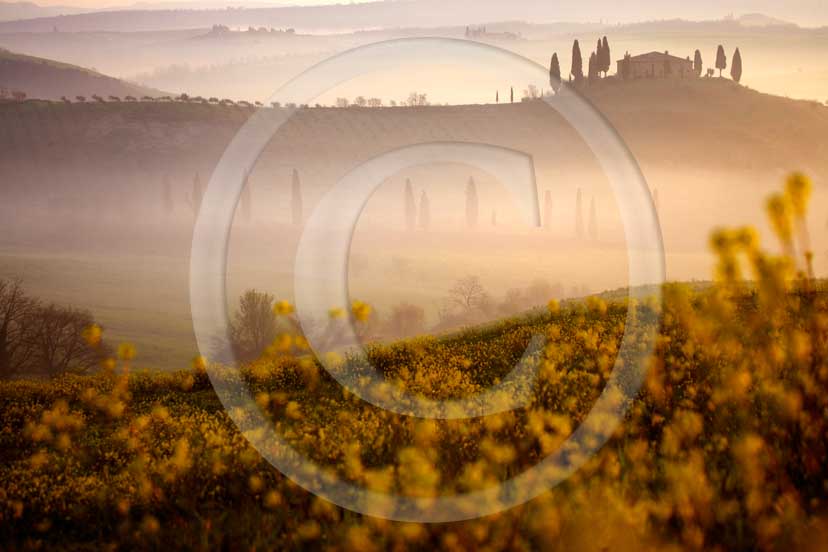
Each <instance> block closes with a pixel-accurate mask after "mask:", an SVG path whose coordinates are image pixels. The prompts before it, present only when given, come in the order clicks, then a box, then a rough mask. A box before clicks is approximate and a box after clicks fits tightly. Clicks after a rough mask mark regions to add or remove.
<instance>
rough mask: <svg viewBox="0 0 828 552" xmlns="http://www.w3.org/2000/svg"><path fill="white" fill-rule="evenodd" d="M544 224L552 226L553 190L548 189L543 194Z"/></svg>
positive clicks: (546, 226) (548, 226)
mask: <svg viewBox="0 0 828 552" xmlns="http://www.w3.org/2000/svg"><path fill="white" fill-rule="evenodd" d="M543 226H544V228H547V229H548V228H550V227H551V226H552V191H551V190H546V193H545V194H543Z"/></svg>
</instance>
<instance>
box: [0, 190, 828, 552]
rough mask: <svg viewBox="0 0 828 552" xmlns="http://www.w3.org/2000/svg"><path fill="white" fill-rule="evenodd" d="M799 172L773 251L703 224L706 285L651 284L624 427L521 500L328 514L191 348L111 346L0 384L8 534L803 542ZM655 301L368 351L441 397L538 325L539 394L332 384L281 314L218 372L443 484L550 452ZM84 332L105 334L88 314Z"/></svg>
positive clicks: (813, 502) (341, 463) (317, 444)
mask: <svg viewBox="0 0 828 552" xmlns="http://www.w3.org/2000/svg"><path fill="white" fill-rule="evenodd" d="M809 192H810V182H809V181H808V180H807V178H805V177H804V176H801V175H793V176H792V177H791V178H790V180H789V181H788V183H787V186H786V188H785V191H784V193H781V194H779V195H776V196H774V197H772V198H771V199H770V200H769V201H768V204H767V206H768V215H769V217H770V220H771V223H772V226H773V228H774V229H775V231H776V233H777V236H778V238H779V240H780V243H781V248H782V252H783V253H782V254H781V255H778V256H777V255H773V254H771V253H769V252H768V251H767V250H765V249H763V248H762V246H761V244H760V243H759V239H758V237H757V235H756V233H755V232H754V231H752V230H751V229H747V228H745V229H728V230H718V231H716V232H715V233H714V234H713V236H712V238H711V246H712V248H713V250H714V253H715V254H716V278H717V281H716V283H715V284H714V285H712V286H709V287H703V288H696V289H691V288H690V287H688V286H684V285H678V284H675V285H668V286H666V287H665V289H664V304H663V307H662V327H661V332H660V336H659V338H658V343H657V347H656V353H655V355H654V357H653V358H652V360H651V366H650V371H649V375H648V378H647V381H646V383H645V386H644V389H642V392H641V393H640V395H639V397H638V398H637V399H636V401H635V402H634V404H633V406H632V408H631V410H630V412H629V414H628V416H627V419H626V420H625V422H624V424H623V425H622V426H621V427H620V429H619V430H618V431H617V432H616V433H615V435H614V436H613V438H612V439H611V441H610V442H609V443H608V444H607V445H606V446H605V447H604V448H603V449H602V450H601V452H600V453H599V454H598V455H597V456H595V457H594V458H592V459H590V460H589V461H588V462H587V464H586V466H585V467H584V468H583V469H581V470H580V471H579V472H578V473H576V474H575V476H573V477H572V478H571V479H570V480H568V481H567V482H566V483H564V484H562V485H560V486H559V487H557V488H556V489H555V490H553V491H552V492H550V493H547V494H546V495H544V496H542V497H541V498H539V499H536V500H534V501H532V502H531V503H529V504H526V505H524V506H521V507H518V508H515V509H512V510H510V511H507V512H503V513H501V514H498V515H494V516H490V517H487V518H484V519H479V520H474V521H468V522H463V523H456V524H447V525H435V526H426V525H419V524H404V523H393V522H388V521H384V520H380V519H372V518H367V517H363V516H358V515H355V514H353V513H350V512H347V511H344V510H341V509H339V508H337V507H335V506H333V505H331V504H329V503H327V502H325V501H323V500H321V499H318V498H315V497H314V496H312V495H310V494H308V493H306V492H305V491H303V490H301V489H300V488H298V487H297V486H296V485H294V484H293V483H291V482H290V481H288V480H286V479H285V478H283V477H282V476H281V475H280V474H279V473H278V472H276V471H275V470H274V469H273V468H271V467H270V466H269V464H267V462H265V461H264V460H262V458H261V457H260V456H259V455H258V453H257V452H256V451H255V450H253V449H252V448H251V446H250V445H249V444H248V443H247V441H246V440H245V439H244V437H243V436H242V435H241V434H240V433H239V432H238V431H237V430H236V429H235V426H234V425H233V424H232V423H231V422H230V420H229V418H228V416H227V415H226V414H225V413H224V411H223V410H222V408H221V405H220V403H219V402H218V400H217V398H216V396H215V395H214V393H213V391H212V388H211V386H210V383H209V380H208V378H207V375H206V368H207V361H206V360H205V359H203V358H201V357H198V358H196V359H195V360H194V361H193V366H192V369H191V370H188V371H184V372H181V373H177V374H139V373H135V372H134V370H133V371H129V370H125V369H123V368H125V367H126V366H127V365H128V364H129V363H130V362H131V360H132V359H133V357H135V350H134V349H133V348H131V347H130V346H128V345H124V346H122V347H120V348H119V349H118V357H119V361H115V360H111V361H109V363H110V367H111V368H113V369H110V370H104V371H102V373H100V374H99V375H96V376H66V377H63V378H60V379H57V380H54V381H50V382H34V381H13V382H3V383H2V384H0V409H2V417H0V420H2V421H1V422H0V424H2V427H0V455H2V460H3V461H2V464H0V474H2V475H0V520H2V521H1V522H0V539H1V540H0V542H2V543H5V546H3V547H9V548H11V547H31V548H38V547H42V548H55V547H58V548H59V547H61V546H75V545H81V544H86V545H89V546H94V547H95V548H104V547H109V548H135V547H148V546H161V545H162V544H163V545H164V547H180V548H188V549H209V548H216V547H222V546H223V547H226V548H229V549H236V548H246V549H273V548H296V549H305V548H308V547H310V548H325V549H334V550H335V549H343V550H366V551H367V550H380V549H386V548H391V549H397V550H406V549H434V548H440V549H448V550H478V549H491V550H496V549H513V550H528V549H551V550H575V549H585V550H641V549H665V548H667V549H669V548H676V549H679V548H681V549H705V550H706V549H722V550H724V549H742V550H752V549H767V550H771V549H779V548H790V547H794V548H795V549H809V548H810V549H814V550H818V549H820V546H821V542H824V541H825V538H826V536H828V518H826V517H825V514H826V511H825V506H826V498H828V458H827V457H826V452H828V395H827V394H826V393H825V387H826V384H828V351H827V350H826V348H828V294H826V292H825V291H824V289H823V288H822V286H821V285H820V284H819V282H817V281H816V280H814V278H813V270H812V267H811V253H810V241H809V236H808V233H807V226H806V224H805V215H806V213H807V199H808V196H809ZM797 252H798V253H797ZM745 270H747V271H748V276H747V277H746V276H745V274H744V273H743V272H744V271H745ZM648 308H649V307H648V306H647V305H644V304H633V303H632V302H625V303H607V302H605V301H604V300H602V299H600V298H598V297H593V298H590V299H589V300H588V301H586V302H585V303H583V304H569V305H559V304H558V303H557V302H551V303H550V304H549V306H548V309H545V310H544V311H543V312H539V313H536V314H533V315H530V316H527V317H524V318H519V319H513V320H506V321H502V322H499V323H497V324H495V325H492V326H489V327H486V328H481V329H478V330H473V331H468V332H464V333H462V334H458V335H453V336H448V337H445V338H439V339H438V338H433V337H420V338H416V339H412V340H409V341H406V342H401V343H397V344H393V345H389V346H372V347H370V348H369V351H368V355H369V357H370V359H371V360H372V363H373V364H374V366H376V367H377V368H378V369H379V370H380V371H381V372H382V373H383V374H384V376H385V377H386V378H387V380H388V381H389V384H390V385H396V386H401V387H402V388H404V389H406V390H408V391H410V392H413V393H420V394H423V395H426V396H429V397H433V398H453V397H462V396H464V395H468V394H471V393H477V392H479V391H481V390H483V389H485V388H487V387H490V386H491V385H493V384H496V383H497V382H498V381H499V379H500V378H501V377H503V376H504V375H505V374H506V373H507V372H508V370H509V369H511V367H512V366H513V365H514V363H515V362H516V361H517V360H518V359H519V358H520V355H521V354H522V352H523V350H524V349H525V348H526V346H527V344H528V343H529V341H530V339H531V338H532V336H533V335H534V334H537V333H543V334H545V335H546V337H547V346H546V350H545V352H544V354H543V356H542V359H541V360H540V362H541V366H540V381H539V384H538V386H537V389H536V391H535V396H534V399H533V401H532V403H531V405H530V406H529V407H527V408H525V409H521V410H519V411H515V412H509V413H505V414H500V415H497V416H490V417H487V418H484V419H478V420H469V421H467V420H460V421H430V420H417V419H412V418H407V417H403V416H398V415H395V414H391V413H388V412H385V411H382V410H379V409H377V408H374V407H372V406H371V405H369V404H366V403H364V402H362V401H361V400H359V399H358V398H356V397H354V396H353V395H351V394H350V393H348V392H347V391H344V390H343V389H342V388H341V387H339V386H338V385H337V384H336V382H335V381H333V380H332V378H331V377H330V376H329V375H328V374H327V373H326V372H325V371H324V370H323V369H321V368H320V367H319V365H318V364H317V363H316V362H315V361H314V360H313V359H312V358H311V357H309V356H308V352H307V343H306V342H305V341H304V339H303V338H302V337H301V336H299V335H296V334H295V332H293V333H291V332H288V331H285V332H283V333H280V334H279V336H278V338H277V340H276V341H275V342H274V343H273V344H272V345H271V346H270V347H268V348H267V353H266V355H264V356H263V357H262V358H259V359H257V360H254V361H252V362H250V363H248V364H246V365H245V366H244V367H243V368H242V369H241V370H236V369H231V368H221V367H216V371H217V373H221V374H223V375H222V377H235V378H241V379H242V380H244V381H245V382H246V383H247V384H248V385H249V387H250V389H251V391H252V394H253V397H254V398H255V404H256V405H257V406H258V407H259V408H261V409H262V410H263V411H264V412H266V413H267V415H268V417H269V419H270V420H271V421H272V423H273V424H274V426H275V428H276V429H277V431H278V432H279V433H280V434H281V435H283V436H284V437H285V438H286V439H287V440H288V441H290V442H291V443H292V444H293V446H295V447H296V448H297V449H299V450H300V451H302V452H303V453H304V454H306V455H307V456H308V458H310V459H312V460H313V461H314V462H316V463H318V464H321V465H324V466H327V467H329V468H330V469H331V470H333V471H334V472H335V473H337V474H338V475H339V477H341V478H343V479H347V480H350V481H353V482H357V483H359V484H360V485H363V486H365V487H368V488H371V489H373V490H376V491H378V492H398V493H402V494H406V495H411V496H418V497H431V496H437V495H441V494H449V495H450V494H455V493H460V492H465V491H470V490H475V489H481V488H485V487H487V486H490V485H492V484H495V483H497V482H499V481H503V480H505V479H507V478H509V477H512V476H514V475H515V474H518V473H520V472H522V471H523V470H525V469H527V468H529V467H531V466H533V465H535V464H536V463H537V462H538V461H540V460H541V459H542V458H544V457H545V456H547V455H548V454H550V453H552V452H554V451H556V450H557V449H558V447H559V446H560V445H561V443H562V442H563V441H564V440H565V439H566V437H567V436H568V435H569V434H570V433H571V432H572V431H573V430H574V428H575V427H577V425H578V424H579V422H580V421H581V420H582V419H583V417H584V416H585V415H586V413H587V412H588V411H589V410H590V408H591V406H592V404H593V402H594V401H595V399H596V398H597V396H598V395H599V394H600V392H601V390H602V389H603V387H604V384H605V383H606V379H607V377H608V375H609V373H610V372H611V370H612V367H613V364H614V362H615V359H616V356H617V355H618V353H619V344H620V340H621V337H622V335H623V333H624V329H625V324H626V320H627V313H628V309H637V312H643V310H645V309H648ZM351 310H352V314H353V316H354V320H355V321H356V323H364V322H366V321H367V320H368V319H369V318H370V316H371V308H370V306H369V305H367V304H365V303H361V302H356V303H354V304H353V305H352V309H351ZM274 312H275V314H276V315H278V317H280V318H287V317H290V315H291V314H292V313H293V307H292V306H291V305H290V304H288V303H285V302H280V303H277V304H276V307H275V309H274ZM343 316H344V311H342V309H335V310H334V311H332V312H331V318H332V319H338V318H341V317H343ZM85 337H86V339H87V340H91V341H95V342H97V341H99V340H100V338H101V336H100V329H99V328H92V329H90V330H88V332H87V335H86V336H85ZM342 363H343V367H347V366H348V360H347V359H342ZM119 367H120V368H121V369H120V370H119V369H118V368H119ZM211 369H212V368H211Z"/></svg>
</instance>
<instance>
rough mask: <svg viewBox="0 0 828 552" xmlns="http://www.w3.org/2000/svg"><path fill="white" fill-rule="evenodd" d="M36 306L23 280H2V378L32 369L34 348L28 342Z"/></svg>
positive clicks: (0, 281) (0, 319)
mask: <svg viewBox="0 0 828 552" xmlns="http://www.w3.org/2000/svg"><path fill="white" fill-rule="evenodd" d="M36 308H37V302H36V301H34V300H33V299H31V298H29V297H27V296H26V294H25V293H24V292H23V288H22V287H21V285H20V282H17V281H7V280H0V379H8V378H10V377H12V376H15V375H17V374H19V373H22V372H26V371H28V370H30V369H31V361H32V356H33V355H32V349H31V347H29V346H28V345H27V343H26V342H27V340H28V337H27V333H28V331H29V329H30V328H29V326H30V324H31V322H32V315H33V313H34V311H35V310H36Z"/></svg>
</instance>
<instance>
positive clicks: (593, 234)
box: [588, 197, 598, 241]
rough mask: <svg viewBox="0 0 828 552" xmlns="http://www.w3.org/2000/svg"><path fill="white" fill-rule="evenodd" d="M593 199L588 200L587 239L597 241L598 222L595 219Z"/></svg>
mask: <svg viewBox="0 0 828 552" xmlns="http://www.w3.org/2000/svg"><path fill="white" fill-rule="evenodd" d="M595 217H596V214H595V198H594V197H593V198H591V199H590V200H589V227H588V229H589V239H591V240H593V241H595V240H597V239H598V220H597V219H596V218H595Z"/></svg>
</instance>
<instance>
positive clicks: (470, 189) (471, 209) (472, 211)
mask: <svg viewBox="0 0 828 552" xmlns="http://www.w3.org/2000/svg"><path fill="white" fill-rule="evenodd" d="M478 210H479V206H478V200H477V184H475V183H474V178H472V177H469V183H468V184H466V227H467V228H477V216H478Z"/></svg>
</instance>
